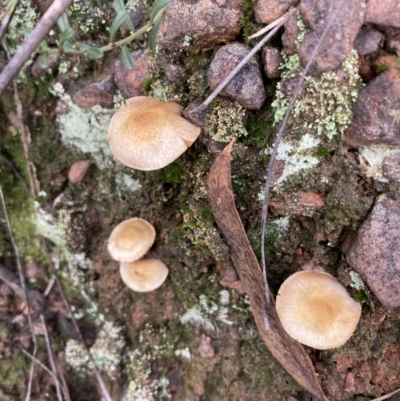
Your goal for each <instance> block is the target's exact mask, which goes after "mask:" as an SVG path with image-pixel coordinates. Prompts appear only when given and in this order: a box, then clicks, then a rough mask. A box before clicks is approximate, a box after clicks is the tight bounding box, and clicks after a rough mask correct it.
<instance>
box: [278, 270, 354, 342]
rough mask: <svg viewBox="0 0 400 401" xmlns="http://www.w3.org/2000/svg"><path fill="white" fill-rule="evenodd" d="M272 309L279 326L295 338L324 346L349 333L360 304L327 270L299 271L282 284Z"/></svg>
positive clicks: (343, 338)
mask: <svg viewBox="0 0 400 401" xmlns="http://www.w3.org/2000/svg"><path fill="white" fill-rule="evenodd" d="M276 311H277V313H278V316H279V319H280V321H281V323H282V326H283V328H284V329H285V330H286V332H287V333H288V334H289V335H290V336H291V337H293V338H294V339H295V340H297V341H299V342H301V343H302V344H305V345H308V346H310V347H313V348H317V349H328V348H336V347H339V346H341V345H343V344H344V343H345V342H346V341H347V340H348V339H349V338H350V337H351V335H352V334H353V332H354V330H355V329H356V327H357V323H358V321H359V320H360V316H361V305H360V304H359V303H357V302H355V301H354V300H353V299H352V298H351V297H350V295H349V294H348V293H347V291H346V289H345V288H344V287H343V285H342V284H341V283H340V282H339V281H338V280H336V279H335V278H334V277H332V276H331V275H330V274H328V273H322V272H313V271H301V272H297V273H295V274H293V275H291V276H290V277H289V278H287V279H286V280H285V281H284V283H283V284H282V286H281V288H280V289H279V292H278V296H277V298H276Z"/></svg>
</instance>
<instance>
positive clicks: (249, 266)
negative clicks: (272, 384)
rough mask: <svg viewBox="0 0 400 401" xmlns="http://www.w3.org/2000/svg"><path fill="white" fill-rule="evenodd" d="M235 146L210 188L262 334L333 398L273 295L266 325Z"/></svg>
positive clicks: (308, 384) (215, 168) (300, 377)
mask: <svg viewBox="0 0 400 401" xmlns="http://www.w3.org/2000/svg"><path fill="white" fill-rule="evenodd" d="M232 146H233V142H231V143H230V144H229V145H228V146H227V147H226V148H225V149H224V150H223V152H221V153H220V154H219V156H218V157H217V159H216V160H215V162H214V164H213V165H212V167H211V169H210V173H209V175H208V179H207V192H208V199H209V202H210V205H211V210H212V212H213V214H214V217H215V220H216V222H217V224H218V227H219V230H220V231H221V233H222V234H223V236H224V238H225V241H226V242H227V244H228V246H229V248H230V252H231V257H232V260H233V263H234V265H235V267H236V270H237V272H238V274H239V277H240V279H241V281H242V283H243V286H244V289H245V291H246V292H247V295H248V297H249V299H250V304H251V310H252V313H253V316H254V319H255V321H256V324H257V327H258V330H259V332H260V335H261V338H262V339H263V340H264V342H265V344H266V346H267V347H268V349H269V350H270V351H271V353H272V354H273V355H274V356H275V358H276V359H277V360H278V361H279V362H280V363H281V364H282V365H283V367H284V368H285V369H286V370H287V371H288V373H289V374H290V375H291V376H292V377H293V378H294V379H295V380H296V381H297V382H298V383H299V384H300V385H301V386H302V387H303V388H305V389H306V390H307V391H308V392H309V393H311V394H312V395H313V396H314V397H317V398H318V399H319V400H321V401H329V400H328V398H327V397H326V396H325V394H324V393H323V391H322V390H321V387H320V384H319V382H318V379H317V376H316V373H315V370H314V367H313V365H312V363H311V360H310V358H309V357H308V355H307V354H306V352H305V351H304V349H303V348H302V346H301V345H300V343H298V342H297V341H295V340H293V339H292V338H291V337H289V335H288V334H287V333H286V332H285V330H284V329H283V327H282V325H281V323H280V321H279V318H278V315H277V314H276V310H275V303H274V300H273V299H272V297H271V305H270V307H269V308H268V309H267V310H266V315H267V317H268V320H269V324H270V329H269V330H268V331H267V330H266V328H265V326H264V319H263V305H264V302H263V294H264V280H263V276H262V273H261V269H260V266H259V264H258V261H257V258H256V257H255V255H254V252H253V250H252V249H251V246H250V243H249V241H248V239H247V236H246V232H245V231H244V228H243V225H242V222H241V220H240V217H239V214H238V212H237V210H236V206H235V200H234V197H233V192H232V185H231V155H230V153H231V150H232Z"/></svg>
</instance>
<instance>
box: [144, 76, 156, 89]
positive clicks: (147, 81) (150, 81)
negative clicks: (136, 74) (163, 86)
mask: <svg viewBox="0 0 400 401" xmlns="http://www.w3.org/2000/svg"><path fill="white" fill-rule="evenodd" d="M154 81H155V78H153V77H147V78H145V80H144V82H143V86H142V91H143V92H144V93H148V92H150V90H151V85H153V82H154Z"/></svg>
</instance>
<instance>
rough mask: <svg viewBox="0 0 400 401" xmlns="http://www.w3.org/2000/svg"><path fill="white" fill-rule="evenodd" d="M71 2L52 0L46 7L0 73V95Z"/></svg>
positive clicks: (67, 0)
mask: <svg viewBox="0 0 400 401" xmlns="http://www.w3.org/2000/svg"><path fill="white" fill-rule="evenodd" d="M71 3H72V0H54V2H53V4H52V5H51V6H50V7H49V8H48V9H47V11H46V12H45V13H44V15H43V16H42V18H41V19H40V20H39V22H38V23H37V24H36V26H35V28H33V30H32V32H31V33H30V35H29V36H28V38H27V39H26V40H25V42H24V43H22V45H21V46H20V47H19V49H18V51H17V53H15V55H14V57H13V58H12V59H11V60H10V62H9V63H8V64H7V65H6V66H5V67H4V69H3V71H2V73H1V74H0V96H1V95H2V94H3V93H4V91H5V90H6V88H7V86H8V85H9V83H10V82H11V81H12V79H13V78H14V77H15V76H16V75H17V74H18V72H19V71H20V70H21V68H22V67H23V65H24V64H25V63H26V61H27V60H28V59H29V57H30V56H31V54H32V53H33V52H34V51H35V49H36V48H37V47H38V46H39V44H40V42H41V41H42V40H43V39H44V38H45V37H46V36H47V34H48V33H49V32H50V30H51V28H52V27H53V26H54V24H55V23H56V22H57V19H58V18H59V17H60V15H61V14H62V13H63V12H64V11H65V10H66V9H67V7H68V6H69V5H70V4H71Z"/></svg>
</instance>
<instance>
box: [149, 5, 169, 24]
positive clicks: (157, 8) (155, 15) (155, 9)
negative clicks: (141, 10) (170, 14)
mask: <svg viewBox="0 0 400 401" xmlns="http://www.w3.org/2000/svg"><path fill="white" fill-rule="evenodd" d="M170 1H171V0H156V1H155V2H154V4H153V6H152V7H151V10H150V21H151V22H152V23H153V24H156V23H157V22H158V21H159V20H161V17H162V14H163V12H164V9H165V7H167V5H168V3H169V2H170Z"/></svg>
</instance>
